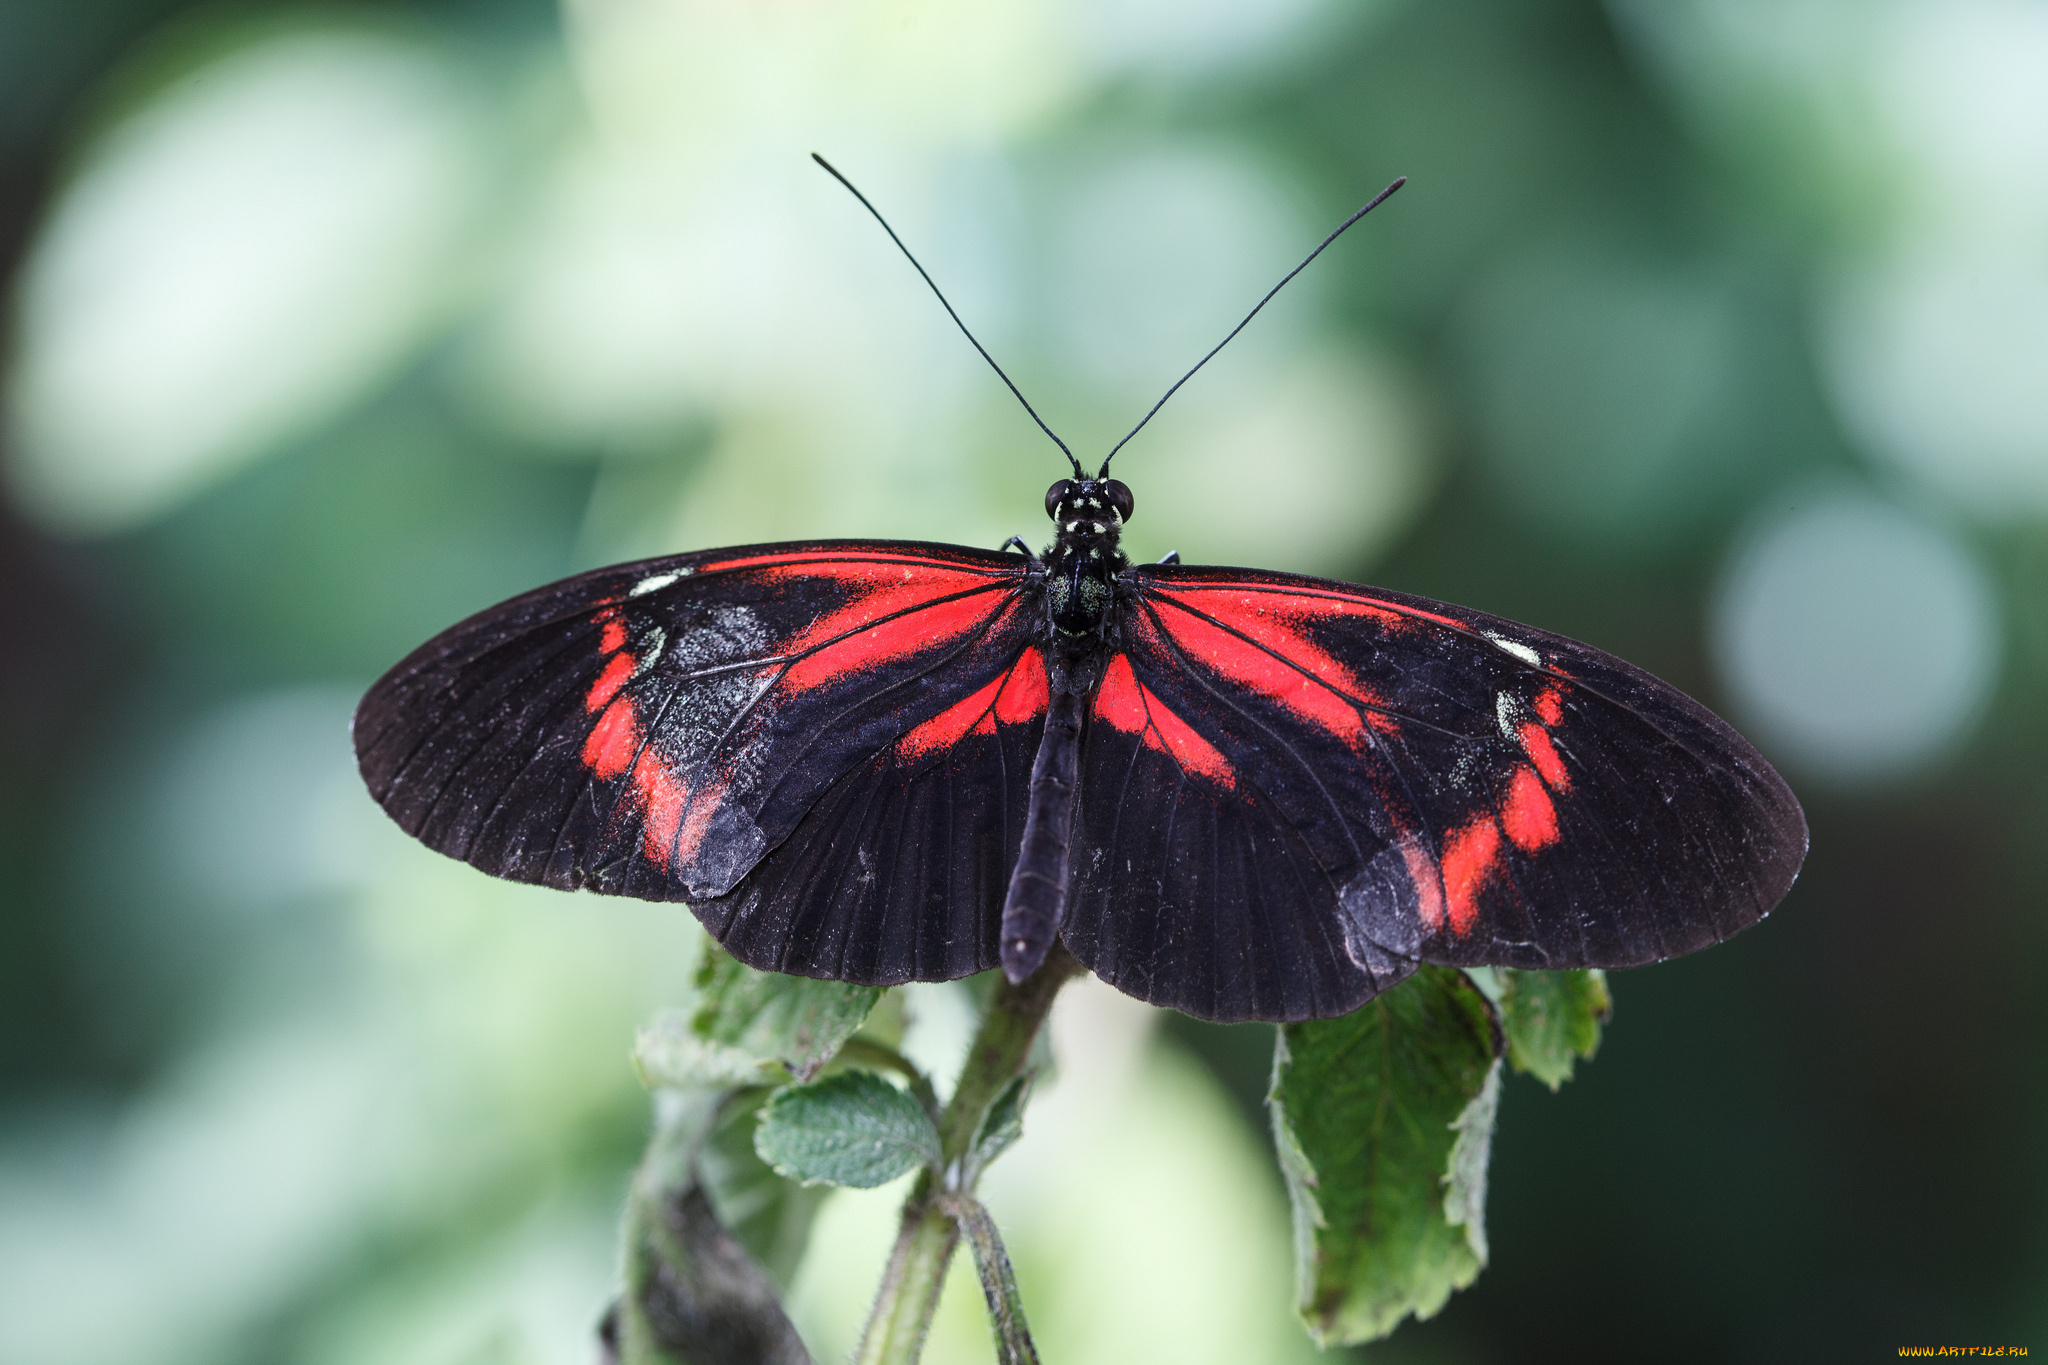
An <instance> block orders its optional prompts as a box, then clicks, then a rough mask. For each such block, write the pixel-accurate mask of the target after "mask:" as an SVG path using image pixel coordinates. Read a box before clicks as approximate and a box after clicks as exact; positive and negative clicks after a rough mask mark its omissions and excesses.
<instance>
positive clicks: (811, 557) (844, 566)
mask: <svg viewBox="0 0 2048 1365" xmlns="http://www.w3.org/2000/svg"><path fill="white" fill-rule="evenodd" d="M778 565H786V566H789V567H792V568H796V567H801V568H803V569H804V570H805V571H806V572H807V573H809V574H813V575H819V576H826V577H844V578H858V579H870V578H874V577H876V576H877V575H879V574H886V573H888V572H890V570H889V569H887V568H885V567H883V566H886V565H907V566H909V567H910V568H913V569H923V570H926V571H928V572H938V573H951V574H958V575H960V576H962V577H963V578H980V579H987V578H990V577H992V576H997V575H1007V574H1008V573H1009V572H1010V571H1009V570H1005V569H975V568H970V567H968V566H967V565H965V564H948V563H946V562H945V561H943V560H934V559H932V558H931V557H930V556H928V555H899V554H891V553H889V552H888V551H886V550H857V551H853V552H850V553H849V552H847V551H833V550H786V551H784V552H783V553H781V554H773V555H746V556H744V557H742V558H739V559H721V560H717V561H715V562H713V563H710V564H699V565H698V566H697V567H696V570H695V572H697V573H722V572H724V571H726V570H729V569H759V568H765V567H773V566H778Z"/></svg>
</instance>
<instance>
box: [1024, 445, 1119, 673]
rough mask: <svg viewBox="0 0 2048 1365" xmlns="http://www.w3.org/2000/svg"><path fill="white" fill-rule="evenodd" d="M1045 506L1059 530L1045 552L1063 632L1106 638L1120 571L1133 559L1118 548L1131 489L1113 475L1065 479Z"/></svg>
mask: <svg viewBox="0 0 2048 1365" xmlns="http://www.w3.org/2000/svg"><path fill="white" fill-rule="evenodd" d="M1045 510H1046V513H1047V515H1049V516H1050V517H1051V518H1052V519H1053V523H1054V525H1056V526H1057V527H1058V528H1059V534H1058V535H1057V536H1056V537H1055V538H1054V540H1053V543H1052V545H1051V547H1050V548H1049V549H1047V551H1046V552H1045V584H1046V593H1047V599H1048V600H1047V606H1048V611H1049V615H1050V617H1051V620H1052V626H1053V629H1054V630H1055V631H1056V632H1058V633H1059V634H1061V635H1064V636H1068V637H1079V638H1083V639H1098V640H1099V639H1102V638H1103V637H1104V636H1105V635H1106V633H1107V628H1108V626H1109V625H1110V624H1111V620H1112V613H1113V609H1114V607H1115V605H1116V580H1117V575H1118V574H1120V573H1122V572H1123V571H1124V569H1126V568H1128V567H1129V565H1130V560H1129V559H1128V558H1127V557H1126V556H1125V555H1124V552H1123V551H1122V550H1121V549H1119V548H1118V545H1117V542H1118V540H1119V539H1120V538H1121V537H1122V535H1123V528H1124V522H1125V520H1126V519H1127V518H1128V517H1129V516H1130V512H1131V492H1130V489H1128V488H1126V487H1125V486H1124V485H1123V484H1122V483H1120V482H1118V481H1117V480H1115V479H1061V480H1060V481H1059V482H1058V483H1056V484H1054V485H1053V486H1052V487H1051V488H1050V489H1048V490H1047V491H1046V496H1045Z"/></svg>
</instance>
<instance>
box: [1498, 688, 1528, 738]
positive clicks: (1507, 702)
mask: <svg viewBox="0 0 2048 1365" xmlns="http://www.w3.org/2000/svg"><path fill="white" fill-rule="evenodd" d="M1493 714H1494V716H1495V718H1497V719H1498V720H1499V721H1500V732H1501V733H1502V734H1503V735H1506V736H1507V738H1508V743H1510V744H1516V743H1519V742H1520V736H1519V735H1517V734H1516V733H1515V722H1516V721H1518V720H1520V719H1521V716H1522V707H1521V703H1519V702H1517V701H1516V700H1515V699H1514V697H1513V696H1512V695H1510V694H1509V693H1506V692H1502V693H1500V694H1499V695H1497V696H1496V697H1495V698H1494V699H1493Z"/></svg>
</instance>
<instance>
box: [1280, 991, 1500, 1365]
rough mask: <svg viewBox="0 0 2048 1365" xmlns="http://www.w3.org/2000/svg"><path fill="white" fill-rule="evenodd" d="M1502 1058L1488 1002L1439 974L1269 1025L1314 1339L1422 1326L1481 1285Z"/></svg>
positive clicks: (1301, 1282)
mask: <svg viewBox="0 0 2048 1365" xmlns="http://www.w3.org/2000/svg"><path fill="white" fill-rule="evenodd" d="M1499 1051H1500V1034H1499V1029H1498V1025H1497V1023H1496V1021H1495V1017H1494V1012H1493V1008H1492V1006H1491V1004H1490V1003H1489V1002H1488V1001H1487V999H1486V997H1485V996H1484V995H1483V994H1481V993H1480V991H1479V990H1478V989H1477V988H1476V987H1475V986H1474V985H1473V984H1472V983H1471V982H1470V981H1468V980H1466V979H1465V977H1464V976H1463V975H1462V974H1461V973H1459V972H1457V971H1455V970H1453V969H1451V968H1447V967H1430V966H1425V967H1423V968H1422V969H1421V970H1419V971H1418V972H1416V974H1415V975H1414V976H1412V977H1410V978H1409V979H1408V980H1407V981H1405V982H1403V983H1402V984H1401V985H1399V986H1397V987H1395V988H1394V989H1393V990H1390V991H1388V992H1386V993H1385V994H1383V995H1381V996H1379V997H1378V998H1377V999H1375V1000H1373V1001H1371V1002H1369V1003H1368V1004H1366V1005H1365V1006H1364V1007H1363V1008H1361V1009H1359V1010H1356V1011H1354V1012H1353V1013H1351V1014H1348V1015H1346V1016H1344V1017H1343V1018H1341V1019H1320V1020H1311V1021H1309V1022H1307V1023H1301V1024H1288V1025H1285V1026H1283V1027H1282V1028H1281V1029H1280V1030H1279V1037H1278V1040H1277V1043H1276V1046H1275V1049H1274V1057H1273V1084H1272V1089H1271V1091H1270V1092H1269V1094H1268V1096H1267V1105H1268V1107H1269V1109H1270V1110H1271V1113H1272V1116H1273V1136H1274V1143H1275V1146H1276V1147H1277V1148H1278V1151H1279V1155H1280V1165H1281V1170H1282V1173H1283V1174H1284V1175H1285V1176H1286V1178H1287V1191H1288V1195H1289V1198H1290V1200H1291V1202H1292V1204H1293V1206H1294V1231H1295V1271H1296V1284H1297V1289H1298V1291H1299V1295H1300V1302H1299V1304H1298V1307H1299V1310H1300V1313H1301V1316H1302V1321H1303V1322H1304V1323H1305V1324H1306V1325H1307V1327H1308V1330H1309V1333H1310V1335H1312V1336H1313V1337H1314V1338H1315V1339H1316V1341H1317V1342H1318V1343H1319V1344H1321V1345H1324V1346H1331V1345H1338V1344H1348V1343H1352V1342H1359V1341H1370V1340H1372V1339H1374V1338H1377V1337H1383V1336H1385V1335H1386V1334H1387V1333H1388V1332H1391V1331H1392V1330H1393V1329H1394V1327H1395V1326H1396V1325H1397V1324H1398V1323H1399V1322H1400V1321H1401V1319H1402V1318H1404V1317H1406V1316H1407V1315H1408V1314H1410V1313H1413V1314H1414V1315H1415V1316H1417V1317H1418V1318H1426V1317H1430V1316H1431V1315H1433V1314H1434V1313H1436V1312H1437V1310H1439V1309H1440V1308H1442V1307H1443V1305H1444V1303H1445V1301H1446V1300H1448V1299H1449V1298H1450V1296H1451V1293H1452V1291H1453V1290H1457V1289H1462V1288H1464V1287H1465V1286H1466V1285H1468V1284H1470V1283H1471V1282H1472V1281H1473V1279H1475V1278H1476V1277H1477V1276H1478V1274H1479V1269H1480V1267H1481V1266H1482V1265H1484V1264H1485V1261H1486V1233H1485V1224H1484V1221H1483V1214H1484V1204H1485V1198H1486V1179H1485V1170H1486V1157H1487V1152H1488V1148H1489V1145H1490V1142H1491V1137H1492V1132H1493V1112H1494V1106H1495V1103H1496V1100H1497V1096H1498V1093H1499V1092H1498V1083H1497V1075H1498V1067H1497V1064H1496V1058H1497V1056H1498V1054H1499Z"/></svg>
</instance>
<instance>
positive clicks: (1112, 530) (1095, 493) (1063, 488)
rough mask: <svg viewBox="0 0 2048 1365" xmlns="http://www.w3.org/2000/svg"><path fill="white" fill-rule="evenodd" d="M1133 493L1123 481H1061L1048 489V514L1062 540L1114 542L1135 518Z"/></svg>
mask: <svg viewBox="0 0 2048 1365" xmlns="http://www.w3.org/2000/svg"><path fill="white" fill-rule="evenodd" d="M1131 508H1132V499H1131V490H1130V488H1129V486H1128V485H1126V484H1125V483H1124V482H1123V481H1122V480H1120V479H1061V480H1060V481H1059V482H1058V483H1056V484H1054V485H1053V486H1052V487H1050V488H1048V489H1046V490H1045V514H1046V515H1047V516H1049V517H1051V518H1052V519H1053V521H1054V523H1055V524H1057V525H1058V526H1059V528H1060V535H1061V536H1062V537H1069V536H1071V537H1074V538H1076V539H1092V538H1094V537H1097V536H1106V537H1108V538H1110V539H1112V540H1114V539H1115V538H1116V536H1117V534H1118V533H1119V532H1121V531H1122V530H1123V526H1124V523H1125V522H1127V521H1129V520H1130V519H1131Z"/></svg>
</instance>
